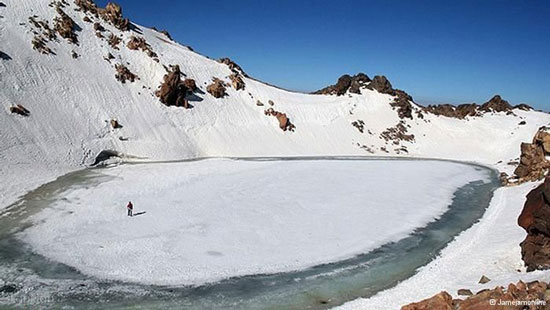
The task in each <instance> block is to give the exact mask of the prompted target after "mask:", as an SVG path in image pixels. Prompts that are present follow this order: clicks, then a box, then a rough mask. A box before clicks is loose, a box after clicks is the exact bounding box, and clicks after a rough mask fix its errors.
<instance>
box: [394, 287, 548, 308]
mask: <svg viewBox="0 0 550 310" xmlns="http://www.w3.org/2000/svg"><path fill="white" fill-rule="evenodd" d="M548 287H549V286H548V283H545V282H539V281H534V282H529V283H527V284H526V283H524V282H522V281H519V282H518V283H516V284H514V283H510V284H509V285H508V287H507V288H504V287H502V286H498V287H496V288H494V289H491V290H481V291H479V292H478V293H477V294H475V295H473V296H470V297H467V298H466V299H452V298H451V296H450V295H449V294H448V293H447V292H441V293H439V294H437V295H435V296H433V297H432V298H429V299H425V300H422V301H420V302H417V303H412V304H409V305H406V306H403V307H402V308H401V310H438V309H445V310H447V309H448V310H488V309H495V310H523V309H530V310H545V309H548V308H547V307H546V306H545V304H546V303H550V296H549V294H547V293H546V291H547V289H548ZM525 302H531V303H530V304H529V305H528V306H527V305H526V304H525Z"/></svg>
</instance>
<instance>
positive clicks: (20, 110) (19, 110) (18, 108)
mask: <svg viewBox="0 0 550 310" xmlns="http://www.w3.org/2000/svg"><path fill="white" fill-rule="evenodd" d="M10 112H11V113H14V114H19V115H22V116H29V115H30V114H31V112H30V111H29V110H27V109H26V108H25V107H24V106H22V105H20V104H17V105H13V106H11V107H10Z"/></svg>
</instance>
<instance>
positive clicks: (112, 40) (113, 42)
mask: <svg viewBox="0 0 550 310" xmlns="http://www.w3.org/2000/svg"><path fill="white" fill-rule="evenodd" d="M98 33H99V32H98ZM120 42H122V38H120V37H119V36H116V35H114V34H112V33H111V34H110V35H109V39H108V40H107V43H109V45H110V46H111V47H112V48H113V49H115V50H118V45H119V44H120Z"/></svg>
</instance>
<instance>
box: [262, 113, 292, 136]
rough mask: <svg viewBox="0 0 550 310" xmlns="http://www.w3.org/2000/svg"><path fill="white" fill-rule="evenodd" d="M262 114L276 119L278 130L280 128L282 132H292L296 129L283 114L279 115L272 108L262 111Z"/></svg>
mask: <svg viewBox="0 0 550 310" xmlns="http://www.w3.org/2000/svg"><path fill="white" fill-rule="evenodd" d="M264 114H265V115H268V116H274V117H276V118H277V120H278V121H279V128H281V129H282V130H283V131H294V130H295V129H296V126H294V124H292V122H291V121H290V119H289V118H288V117H287V116H286V114H285V113H281V112H279V111H275V110H274V109H273V108H269V109H267V110H265V111H264Z"/></svg>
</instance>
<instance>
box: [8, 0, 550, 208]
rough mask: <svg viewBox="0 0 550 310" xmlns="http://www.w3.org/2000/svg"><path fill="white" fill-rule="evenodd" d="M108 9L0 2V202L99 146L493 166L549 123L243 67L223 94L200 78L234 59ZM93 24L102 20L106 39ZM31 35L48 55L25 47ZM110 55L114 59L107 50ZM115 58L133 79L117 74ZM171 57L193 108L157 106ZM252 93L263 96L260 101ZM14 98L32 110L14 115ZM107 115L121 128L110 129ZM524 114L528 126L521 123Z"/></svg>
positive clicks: (152, 153) (151, 153)
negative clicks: (277, 81)
mask: <svg viewBox="0 0 550 310" xmlns="http://www.w3.org/2000/svg"><path fill="white" fill-rule="evenodd" d="M77 2H78V3H80V4H81V5H91V4H90V3H89V2H88V1H77ZM111 9H113V10H111V11H107V12H105V11H100V12H101V13H100V14H97V16H96V14H95V13H94V12H93V10H92V11H88V12H84V11H83V10H82V9H78V10H77V5H75V3H73V1H68V2H64V1H61V2H59V1H56V2H52V3H51V2H50V1H47V0H39V1H36V0H17V1H15V0H11V1H8V2H6V3H5V6H4V7H2V6H0V15H1V16H2V18H1V19H0V42H2V45H1V46H0V51H1V52H2V53H3V55H6V56H5V57H2V59H0V87H1V89H2V92H0V102H1V103H2V106H3V107H4V110H3V111H2V112H1V113H0V152H1V154H0V163H1V165H0V174H1V175H2V179H3V180H4V182H2V184H1V188H2V190H1V192H0V206H2V207H5V206H6V205H7V204H9V203H11V202H13V201H14V199H15V198H16V197H17V196H18V195H20V194H22V193H23V192H25V191H26V190H28V189H30V188H32V187H34V186H37V185H39V184H41V183H43V182H44V181H46V180H49V179H52V178H55V177H57V176H59V175H60V174H63V173H65V172H68V171H71V170H75V169H79V168H80V167H84V166H87V165H89V164H91V163H93V162H94V160H95V157H96V155H97V154H98V153H99V152H101V151H102V150H115V151H117V152H120V153H122V154H128V155H132V156H136V157H140V158H147V159H154V160H169V159H182V158H190V157H199V156H285V155H378V156H387V155H408V156H419V157H436V158H448V159H459V160H467V161H478V162H481V163H486V164H496V163H497V162H498V161H504V163H506V162H507V161H508V160H510V159H514V158H517V157H518V155H519V147H518V146H519V144H520V142H522V141H528V140H530V139H531V137H532V135H533V133H534V132H536V130H537V129H538V128H539V127H540V126H541V125H545V124H547V123H548V122H549V121H550V117H549V115H547V114H545V113H540V112H535V111H532V110H531V111H524V110H521V109H514V110H513V111H512V112H511V113H510V112H508V113H506V112H484V113H482V115H481V116H474V117H466V118H464V119H458V118H451V117H445V116H437V115H435V114H433V113H429V112H425V113H423V117H422V118H420V117H419V114H418V112H419V111H421V110H422V109H421V107H419V106H417V105H415V104H414V103H411V106H412V109H413V110H414V113H412V116H411V118H400V115H399V113H398V109H397V108H396V107H394V106H392V102H394V100H395V99H396V97H395V96H392V95H391V94H384V93H380V92H378V91H377V90H374V88H373V90H371V89H368V87H367V86H368V85H367V86H365V85H362V86H361V89H360V91H359V92H360V93H359V94H357V93H351V92H349V91H347V92H346V93H345V94H344V95H343V96H337V95H312V94H301V93H293V92H289V91H285V90H282V89H279V88H276V87H272V86H269V85H266V84H264V83H262V82H259V81H256V80H254V79H252V78H248V77H246V76H245V75H242V79H243V81H244V84H245V88H244V90H243V89H241V90H236V89H235V88H234V87H231V86H226V93H227V96H224V97H223V98H215V97H214V96H212V95H211V94H210V93H208V92H207V86H208V85H209V84H211V83H212V80H213V78H219V79H221V80H223V81H224V82H226V83H228V84H231V79H230V78H229V76H230V75H231V74H233V73H234V71H232V70H231V69H230V66H228V65H226V64H224V63H220V62H218V61H215V60H211V59H208V58H206V57H204V56H202V55H199V54H197V53H195V52H193V51H191V50H190V49H189V48H187V47H185V46H182V45H180V44H178V43H176V42H173V41H171V40H170V39H169V38H168V37H167V36H166V35H165V34H162V33H159V32H157V31H155V30H152V29H148V28H145V27H142V26H136V25H133V24H130V27H129V28H131V29H130V30H127V31H123V30H120V29H119V28H124V27H125V26H124V20H123V19H122V18H121V17H120V16H118V15H117V13H118V12H117V10H116V7H111ZM61 12H63V13H61ZM64 14H66V15H64ZM30 17H32V19H29V18H30ZM67 17H68V18H69V19H72V21H73V22H74V25H73V24H71V22H70V21H68V19H67ZM56 18H57V19H58V20H59V21H58V22H57V23H56V22H55V19H56ZM85 19H86V20H89V21H90V22H87V21H85ZM41 21H44V22H46V21H47V23H48V25H49V26H48V27H45V26H43V24H44V23H41ZM94 23H99V24H100V26H101V28H104V30H103V31H100V33H101V34H100V36H102V37H103V38H100V37H98V35H97V34H96V33H97V32H98V31H97V30H96V29H101V28H98V27H97V26H94ZM57 24H58V26H56V25H57ZM41 25H42V26H41ZM121 25H122V26H121ZM67 27H68V28H67ZM45 28H46V29H45ZM48 29H49V30H48ZM52 33H53V34H52ZM111 35H114V36H117V37H120V38H121V42H120V44H118V45H116V47H113V46H112V45H110V44H109V43H108V41H109V38H110V37H111ZM54 37H55V38H54ZM132 37H136V38H144V39H145V41H146V43H147V44H148V45H149V46H150V51H152V52H154V54H156V57H155V56H153V57H151V53H150V51H147V50H145V51H142V50H132V49H130V48H128V46H127V44H128V42H130V41H131V40H132ZM33 41H35V44H34V45H35V46H38V48H39V49H42V50H43V51H46V52H47V49H49V50H51V51H52V52H53V53H54V54H43V53H41V52H40V51H39V50H36V49H33V44H32V42H33ZM70 41H76V42H78V43H77V44H74V43H71V42H70ZM36 42H38V43H36ZM44 46H46V47H47V49H45V48H44ZM109 54H111V55H112V56H113V57H114V58H113V59H109V60H105V58H107V59H108V58H109V57H107V56H108V55H109ZM148 54H149V55H148ZM75 56H76V58H75ZM116 65H124V66H125V67H127V68H128V69H129V71H131V72H132V73H134V74H136V75H137V76H138V77H139V79H137V80H135V81H134V82H130V81H126V82H125V83H122V82H120V81H118V80H117V79H116V78H115V74H116V69H115V67H116ZM170 65H179V66H180V68H181V71H182V72H183V73H184V74H185V76H186V77H188V78H192V79H194V80H195V82H196V84H197V86H198V87H199V90H198V91H197V92H195V94H193V95H189V96H188V100H189V103H190V104H191V105H192V106H193V108H191V109H184V108H182V107H174V106H165V105H163V104H162V103H160V101H159V98H158V97H157V96H155V91H156V89H157V88H158V87H159V86H160V85H161V83H162V82H163V76H164V75H165V74H166V73H167V68H169V66H170ZM236 71H238V70H236ZM371 83H372V82H371ZM258 100H259V101H260V102H261V103H263V105H264V106H258V105H257V102H258ZM270 100H271V101H273V102H274V106H273V107H271V106H270V105H269V104H268V102H269V101H270ZM16 104H21V105H22V106H24V107H25V108H27V109H28V110H29V111H30V115H29V116H28V117H24V116H20V115H17V114H14V113H10V106H12V105H16ZM269 108H273V109H274V111H280V112H281V113H284V114H286V116H288V118H289V119H290V121H291V122H292V123H293V124H294V125H295V126H296V129H295V131H293V132H290V131H282V130H281V129H280V128H279V122H278V120H277V118H276V117H273V116H270V115H266V113H265V110H267V109H269ZM507 114H510V115H507ZM111 119H117V120H118V122H119V123H120V124H121V125H122V126H123V127H122V128H119V129H113V128H112V126H111V125H110V120H111ZM522 121H525V125H519V124H520V122H522ZM353 124H355V126H354V125H353ZM399 124H400V125H399ZM359 129H361V130H359ZM388 129H389V130H388ZM361 131H363V132H361ZM503 169H506V166H503Z"/></svg>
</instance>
